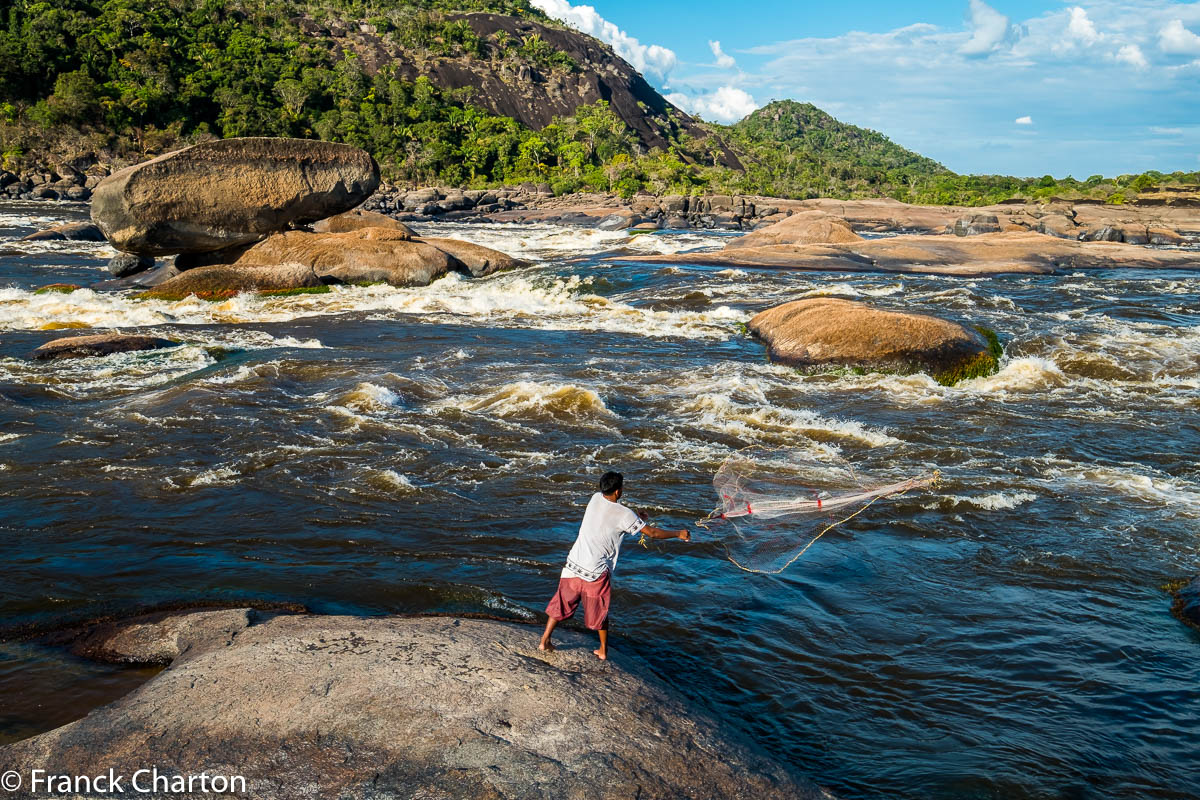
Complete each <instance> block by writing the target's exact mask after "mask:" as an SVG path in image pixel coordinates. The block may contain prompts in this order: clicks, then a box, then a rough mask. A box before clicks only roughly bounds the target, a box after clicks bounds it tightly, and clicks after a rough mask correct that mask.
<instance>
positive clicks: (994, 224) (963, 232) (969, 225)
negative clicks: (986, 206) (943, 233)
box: [950, 214, 1000, 236]
mask: <svg viewBox="0 0 1200 800" xmlns="http://www.w3.org/2000/svg"><path fill="white" fill-rule="evenodd" d="M950 232H951V233H953V234H954V235H955V236H978V235H979V234H981V233H999V232H1000V220H999V218H998V217H997V216H996V215H995V214H967V215H965V216H963V217H961V218H959V219H957V220H955V221H954V227H953V229H952V230H951V231H950Z"/></svg>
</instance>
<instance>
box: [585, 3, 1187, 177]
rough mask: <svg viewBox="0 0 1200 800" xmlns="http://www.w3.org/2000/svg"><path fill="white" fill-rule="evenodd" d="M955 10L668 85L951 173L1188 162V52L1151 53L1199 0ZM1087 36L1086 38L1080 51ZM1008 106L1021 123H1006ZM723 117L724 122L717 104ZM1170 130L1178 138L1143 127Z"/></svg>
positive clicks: (784, 44) (685, 67)
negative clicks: (844, 133) (804, 123)
mask: <svg viewBox="0 0 1200 800" xmlns="http://www.w3.org/2000/svg"><path fill="white" fill-rule="evenodd" d="M579 1H580V0H576V2H579ZM591 2H595V0H591ZM955 2H960V3H961V4H962V8H963V9H964V10H967V11H968V13H967V15H966V16H967V18H966V19H965V20H964V22H963V23H962V24H961V25H953V26H949V27H940V26H937V25H931V24H927V23H918V24H911V25H905V26H903V27H899V28H895V29H893V30H889V31H879V32H866V31H862V30H848V31H846V32H844V33H841V34H838V35H832V36H811V37H805V38H793V39H789V40H784V41H775V42H770V43H767V42H763V43H761V44H758V45H757V46H752V47H747V48H745V49H740V50H739V57H738V59H737V61H738V63H737V65H736V66H735V67H734V68H733V70H729V71H728V72H733V71H734V70H736V71H737V76H736V78H734V77H732V76H731V75H730V74H728V73H723V72H722V71H721V70H718V69H714V68H713V66H712V62H711V60H710V59H708V58H704V59H701V60H702V61H705V62H707V63H705V64H703V65H701V64H681V65H680V66H678V67H677V68H676V71H675V72H674V73H672V76H671V85H672V87H673V88H672V91H674V92H679V93H681V95H683V99H682V100H680V101H679V104H680V105H681V106H687V107H688V108H698V106H697V105H696V104H693V102H692V101H691V100H690V99H689V98H697V97H700V96H704V97H705V98H707V96H708V95H710V94H715V92H716V91H717V90H718V89H720V88H721V87H723V86H736V87H740V88H742V89H743V90H745V91H746V92H748V93H750V94H752V95H754V96H755V97H761V98H763V99H764V100H765V99H767V98H769V97H777V98H793V99H796V100H800V101H804V102H811V103H813V104H815V105H816V106H818V107H820V108H822V109H824V110H826V111H828V112H829V113H831V114H833V115H834V116H836V117H837V118H838V119H841V120H842V121H844V122H848V123H852V124H855V125H861V126H864V127H868V128H873V129H875V130H878V131H881V132H883V133H884V134H886V135H887V136H889V137H890V138H892V139H893V141H896V142H898V143H899V144H901V145H903V146H905V147H908V148H910V149H913V150H916V151H917V152H920V153H923V154H925V155H928V156H930V157H932V158H934V159H935V160H938V161H941V162H943V163H944V164H946V166H948V167H950V168H951V169H954V170H958V171H961V172H1003V173H1007V174H1015V175H1042V174H1045V173H1047V172H1051V173H1054V174H1056V175H1059V174H1061V175H1065V174H1067V173H1074V174H1076V175H1080V174H1083V175H1091V174H1093V173H1097V172H1103V173H1105V174H1113V175H1116V174H1121V173H1124V172H1130V173H1133V172H1143V171H1145V170H1147V169H1162V170H1164V171H1169V169H1168V168H1170V169H1175V168H1178V167H1177V166H1176V165H1179V164H1181V163H1186V164H1189V165H1190V164H1191V163H1192V161H1193V159H1194V158H1195V157H1196V155H1195V154H1196V152H1197V147H1198V146H1200V126H1194V125H1192V123H1191V121H1190V117H1193V116H1195V115H1194V114H1189V111H1190V110H1192V109H1196V108H1200V45H1197V52H1196V54H1195V55H1189V56H1186V57H1180V56H1170V55H1166V54H1164V53H1163V52H1162V51H1161V50H1160V49H1159V45H1160V34H1162V32H1163V31H1164V30H1165V31H1168V32H1170V31H1174V30H1176V29H1178V28H1182V29H1183V30H1184V31H1186V32H1187V34H1188V35H1189V36H1194V35H1195V34H1194V33H1192V32H1193V31H1194V32H1196V33H1200V2H1194V1H1193V0H1188V2H1186V3H1180V2H1178V0H1068V2H1065V3H1063V4H1061V5H1057V4H1052V5H1054V7H1052V8H1048V9H1047V10H1045V11H1043V12H1039V13H1037V14H1036V15H1034V16H1030V17H1028V18H1026V17H1020V18H1011V19H1009V20H1008V21H1007V22H1006V23H1005V24H1004V25H1001V24H999V20H998V19H997V18H998V17H1002V16H1003V15H1002V14H999V13H998V12H995V11H994V9H991V8H990V6H989V5H987V4H990V3H995V4H996V7H997V8H1001V9H1003V8H1005V6H1003V5H1000V4H999V3H998V2H997V0H983V2H981V3H979V4H978V5H973V6H971V7H970V8H968V2H969V0H955ZM1077 6H1078V7H1080V8H1083V9H1085V10H1086V16H1085V17H1082V18H1081V17H1080V16H1079V15H1078V14H1076V15H1074V21H1075V26H1074V28H1073V29H1072V21H1073V19H1072V13H1071V9H1073V8H1074V7H1077ZM912 8H914V9H915V8H917V7H916V6H912ZM913 13H914V14H916V13H918V12H917V11H914V12H913ZM989 20H990V22H989ZM1085 20H1086V22H1087V23H1088V24H1084V22H1085ZM1174 20H1182V25H1179V26H1177V25H1174V24H1172V23H1173V21H1174ZM1189 29H1190V30H1189ZM1092 31H1094V36H1095V40H1094V42H1093V44H1091V45H1090V46H1085V45H1084V42H1085V41H1092ZM1176 38H1178V37H1176ZM1185 38H1187V37H1185ZM1167 39H1168V47H1170V46H1172V45H1171V44H1170V42H1171V41H1173V40H1171V38H1170V36H1168V37H1167ZM742 52H745V53H747V54H749V55H748V56H746V57H742V56H741V55H740V53H742ZM750 56H754V57H755V58H753V59H752V60H747V59H749V58H750ZM1139 56H1140V58H1139ZM1143 63H1144V64H1145V66H1144V67H1143V66H1142V65H1143ZM751 64H752V65H753V66H751ZM834 76H836V78H835V77H834ZM1079 87H1093V88H1094V87H1103V89H1102V93H1103V94H1104V97H1105V103H1106V104H1107V105H1108V106H1110V107H1114V108H1115V107H1120V108H1122V109H1124V110H1125V112H1124V113H1123V114H1121V115H1117V116H1116V117H1105V115H1099V116H1097V113H1096V96H1097V95H1096V93H1095V92H1094V91H1081V90H1080V89H1079ZM1148 87H1153V91H1147V88H1148ZM672 99H673V100H674V99H676V98H674V97H673V98H672ZM1012 109H1017V110H1018V111H1019V116H1029V117H1030V120H1031V124H1030V125H1018V124H1016V122H1015V118H1014V117H1012V116H1009V115H1010V114H1011V112H1012ZM698 113H701V114H706V113H711V112H707V111H706V110H705V109H701V110H699V112H698ZM726 116H727V117H735V116H736V114H735V113H730V111H729V109H726ZM1005 119H1007V120H1009V121H1010V122H1009V124H1008V125H1004V124H1003V120H1005ZM997 121H999V122H997ZM1181 125H1182V126H1183V127H1184V134H1183V135H1182V136H1176V137H1170V136H1164V135H1159V136H1153V137H1152V136H1151V134H1150V133H1149V132H1148V128H1149V127H1150V126H1160V127H1163V128H1173V127H1178V126H1181ZM1035 131H1036V132H1038V133H1040V134H1041V135H1040V136H1034V135H1032V134H1034V133H1035Z"/></svg>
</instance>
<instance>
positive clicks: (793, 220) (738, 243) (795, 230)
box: [727, 211, 863, 248]
mask: <svg viewBox="0 0 1200 800" xmlns="http://www.w3.org/2000/svg"><path fill="white" fill-rule="evenodd" d="M862 240H863V238H862V237H861V236H859V235H858V234H857V233H855V232H854V229H853V228H851V227H850V223H848V222H846V220H844V219H842V218H841V217H832V216H830V215H829V214H826V213H825V212H823V211H802V212H800V213H798V214H793V215H792V216H790V217H785V218H784V219H782V220H780V221H779V222H776V223H775V224H774V225H770V226H768V227H766V228H760V229H759V230H756V231H754V232H753V233H747V234H746V235H745V236H740V237H738V238H737V239H734V240H733V241H732V242H730V243H729V244H728V245H727V246H728V247H731V248H742V247H763V246H770V245H781V244H831V243H839V242H861V241H862Z"/></svg>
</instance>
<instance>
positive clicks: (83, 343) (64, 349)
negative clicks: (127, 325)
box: [33, 333, 176, 361]
mask: <svg viewBox="0 0 1200 800" xmlns="http://www.w3.org/2000/svg"><path fill="white" fill-rule="evenodd" d="M175 344H176V343H175V342H172V341H170V340H168V339H160V338H158V337H156V336H139V335H134V334H123V333H97V334H93V335H91V336H68V337H66V338H63V339H54V340H53V341H50V342H46V343H45V344H44V345H42V346H41V347H39V348H38V349H36V350H34V351H33V357H34V358H36V359H38V360H40V361H48V360H50V359H58V358H90V357H93V356H107V355H112V354H113V353H128V352H130V351H134V350H157V349H159V348H162V347H174V346H175Z"/></svg>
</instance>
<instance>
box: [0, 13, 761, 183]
mask: <svg viewBox="0 0 1200 800" xmlns="http://www.w3.org/2000/svg"><path fill="white" fill-rule="evenodd" d="M0 23H2V25H3V28H2V29H0V99H2V101H3V102H2V103H0V147H3V157H4V161H5V164H6V165H7V167H8V168H10V169H11V168H20V167H29V166H31V165H33V164H37V163H41V164H63V163H65V164H76V163H82V162H84V161H86V160H88V159H90V158H97V159H99V160H101V161H105V162H109V163H121V162H122V161H126V160H136V159H141V158H145V157H147V156H150V155H153V154H156V153H159V152H163V151H164V150H167V149H170V148H173V147H178V146H180V145H183V144H186V143H188V142H191V141H195V140H197V139H200V138H204V137H211V136H218V137H230V136H247V135H265V136H299V137H315V138H321V139H328V140H335V141H344V142H348V143H351V144H355V145H359V146H361V147H364V148H366V149H367V150H369V151H370V152H371V153H372V154H373V155H375V157H376V158H377V159H378V160H379V162H380V165H381V167H382V169H383V172H384V174H385V176H386V177H388V178H389V179H391V180H394V181H400V182H413V183H443V184H486V183H497V182H519V181H525V180H536V181H539V182H541V181H548V182H551V183H553V184H555V186H556V188H557V189H559V190H560V191H565V190H570V189H577V188H593V189H601V190H613V191H618V192H621V193H624V194H629V193H632V192H634V191H636V190H638V189H639V188H642V187H644V186H650V185H655V186H658V185H662V186H673V187H679V188H685V187H687V186H689V185H692V184H697V185H700V184H705V183H707V181H708V179H707V178H705V177H704V176H703V175H702V173H703V171H704V170H705V169H706V168H708V167H712V168H714V169H715V170H717V171H722V170H728V169H730V168H732V169H733V170H738V169H740V166H741V165H740V164H739V163H738V161H737V158H736V156H734V155H733V153H732V151H731V150H730V149H729V148H728V147H727V146H726V145H725V144H724V142H723V140H722V139H721V138H720V137H719V136H714V135H713V134H712V133H711V132H709V131H708V130H707V129H706V128H704V127H702V126H700V125H697V123H696V121H695V120H693V119H692V118H691V117H689V116H688V115H687V114H685V113H683V112H682V111H680V110H679V109H677V108H675V107H674V106H672V105H671V104H670V103H668V102H667V101H666V100H665V99H664V98H663V97H662V96H661V95H660V94H659V93H658V92H656V91H655V90H654V89H653V88H652V87H650V85H649V84H647V83H646V81H645V79H644V78H643V77H642V76H641V75H640V74H638V73H637V71H636V70H634V69H633V68H632V67H631V66H630V65H629V64H628V63H626V62H625V61H624V60H622V59H620V58H619V57H618V56H616V55H615V54H614V53H613V52H612V49H611V48H609V47H608V46H607V45H604V44H603V43H601V42H599V41H597V40H595V39H593V38H591V37H589V36H586V35H584V34H581V33H578V32H575V31H571V30H567V29H566V28H564V27H563V26H561V25H559V24H557V23H555V22H553V21H552V20H550V19H548V18H547V17H546V16H545V15H544V14H542V13H541V12H539V11H537V10H536V9H534V8H533V7H532V6H530V5H529V3H528V0H387V1H385V2H366V0H254V2H236V1H234V2H230V0H55V2H54V3H48V2H34V1H33V0H16V2H12V3H11V4H9V5H8V6H7V9H6V11H5V13H4V16H3V18H2V19H0Z"/></svg>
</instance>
